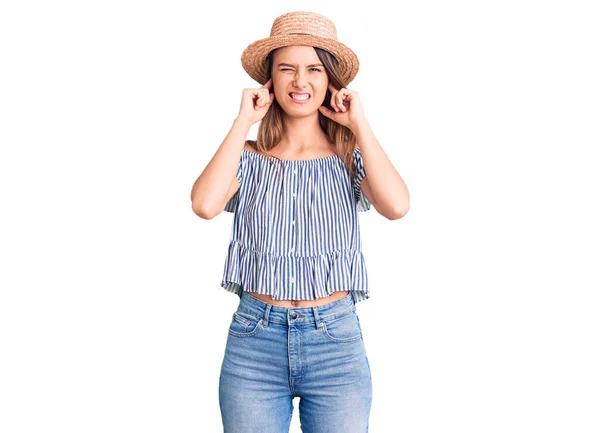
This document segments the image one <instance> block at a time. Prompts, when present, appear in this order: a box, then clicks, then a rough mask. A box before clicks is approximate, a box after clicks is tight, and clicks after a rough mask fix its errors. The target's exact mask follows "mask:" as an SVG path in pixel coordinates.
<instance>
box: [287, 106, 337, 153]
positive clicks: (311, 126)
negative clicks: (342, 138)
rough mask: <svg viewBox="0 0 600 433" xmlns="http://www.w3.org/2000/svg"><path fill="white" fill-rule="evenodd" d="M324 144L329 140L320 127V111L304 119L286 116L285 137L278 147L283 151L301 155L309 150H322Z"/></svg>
mask: <svg viewBox="0 0 600 433" xmlns="http://www.w3.org/2000/svg"><path fill="white" fill-rule="evenodd" d="M323 142H328V139H327V135H326V134H325V133H324V132H323V131H322V130H321V127H320V126H319V112H318V111H315V112H314V113H313V114H311V115H309V116H304V117H290V116H287V115H285V117H284V128H283V136H282V139H281V142H280V144H279V145H278V146H281V147H282V150H285V151H289V152H292V153H301V152H303V151H306V150H309V149H318V148H322V147H323Z"/></svg>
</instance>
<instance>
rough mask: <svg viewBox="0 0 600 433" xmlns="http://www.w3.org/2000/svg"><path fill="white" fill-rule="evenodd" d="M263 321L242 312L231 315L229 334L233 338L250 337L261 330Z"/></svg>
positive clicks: (238, 311)
mask: <svg viewBox="0 0 600 433" xmlns="http://www.w3.org/2000/svg"><path fill="white" fill-rule="evenodd" d="M262 323H263V319H259V318H257V317H254V316H253V315H252V314H249V313H247V312H246V311H243V310H237V311H236V312H235V313H233V316H232V318H231V323H230V324H229V333H230V334H231V335H233V336H235V337H251V336H252V335H254V334H256V331H258V329H260V328H262Z"/></svg>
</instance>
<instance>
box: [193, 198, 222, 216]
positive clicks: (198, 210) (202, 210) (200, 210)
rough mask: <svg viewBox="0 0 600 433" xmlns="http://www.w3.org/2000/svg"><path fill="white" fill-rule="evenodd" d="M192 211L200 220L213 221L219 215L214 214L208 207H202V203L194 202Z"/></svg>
mask: <svg viewBox="0 0 600 433" xmlns="http://www.w3.org/2000/svg"><path fill="white" fill-rule="evenodd" d="M192 211H193V212H194V213H195V214H196V215H198V216H199V217H200V218H202V219H205V220H211V219H213V218H214V217H216V216H217V215H218V213H216V212H214V211H213V210H212V209H210V208H208V207H207V206H204V205H202V204H201V203H195V202H192Z"/></svg>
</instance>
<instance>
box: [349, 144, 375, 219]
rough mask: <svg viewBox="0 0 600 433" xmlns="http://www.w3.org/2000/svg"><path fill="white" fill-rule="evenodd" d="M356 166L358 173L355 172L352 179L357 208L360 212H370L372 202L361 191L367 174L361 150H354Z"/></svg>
mask: <svg viewBox="0 0 600 433" xmlns="http://www.w3.org/2000/svg"><path fill="white" fill-rule="evenodd" d="M354 164H355V167H356V171H355V172H354V177H353V179H352V187H353V189H354V199H355V201H356V208H357V210H358V211H359V212H364V211H368V210H369V209H371V202H370V201H369V200H368V199H367V196H366V195H365V194H364V193H363V192H362V190H361V189H360V184H361V183H362V180H363V178H364V177H365V176H366V175H367V173H366V172H365V166H364V165H363V160H362V154H361V153H360V149H359V148H356V149H354Z"/></svg>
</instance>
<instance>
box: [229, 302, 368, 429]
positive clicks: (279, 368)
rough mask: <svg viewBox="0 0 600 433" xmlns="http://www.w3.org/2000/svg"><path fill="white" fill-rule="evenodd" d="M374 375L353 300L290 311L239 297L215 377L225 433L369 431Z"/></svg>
mask: <svg viewBox="0 0 600 433" xmlns="http://www.w3.org/2000/svg"><path fill="white" fill-rule="evenodd" d="M371 392H372V386H371V370H370V367H369V361H368V359H367V355H366V352H365V346H364V344H363V336H362V331H361V327H360V323H359V319H358V315H357V314H356V306H355V303H354V301H353V298H352V296H351V293H349V294H348V296H346V297H344V298H341V299H338V300H336V301H333V302H330V303H328V304H324V305H319V306H315V307H304V308H288V307H280V306H276V305H272V304H268V303H265V302H263V301H262V300H260V299H258V298H255V297H253V296H251V295H248V294H247V293H246V292H243V293H242V296H241V298H240V303H239V305H238V307H237V310H236V311H235V312H234V314H233V317H232V319H231V323H230V325H229V333H228V336H227V343H226V347H225V356H224V359H223V363H222V366H221V374H220V377H219V405H220V409H221V417H222V420H223V427H224V433H251V432H260V433H288V432H289V428H290V422H291V419H292V411H293V404H292V399H293V398H294V397H299V398H300V401H299V404H298V409H299V415H300V425H301V428H302V432H304V433H365V432H368V428H369V427H368V426H369V413H370V410H371Z"/></svg>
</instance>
